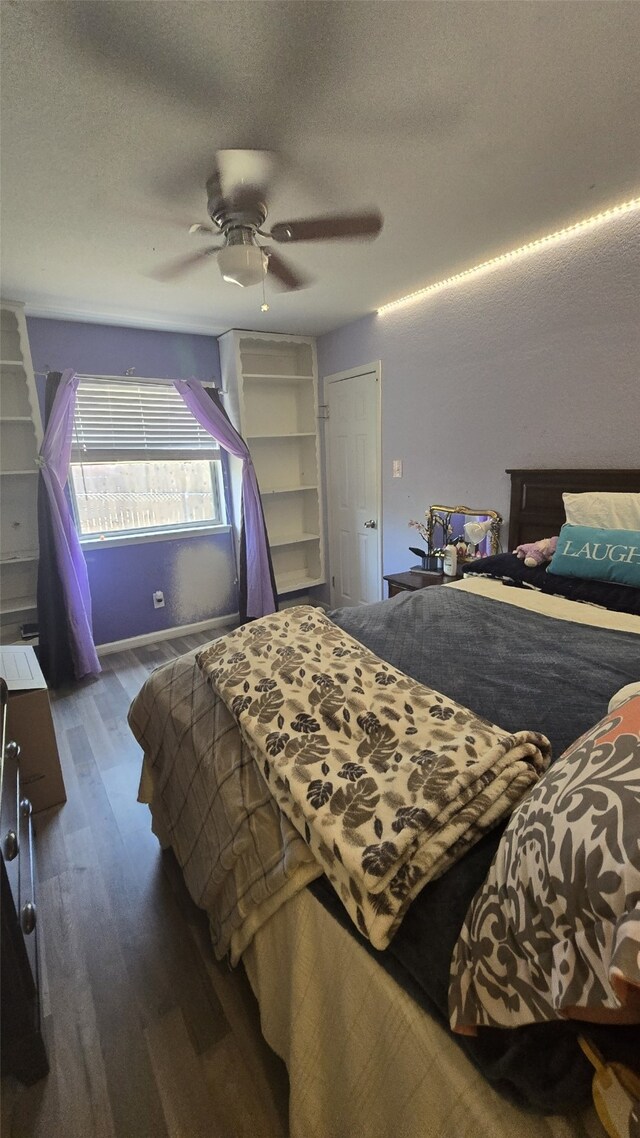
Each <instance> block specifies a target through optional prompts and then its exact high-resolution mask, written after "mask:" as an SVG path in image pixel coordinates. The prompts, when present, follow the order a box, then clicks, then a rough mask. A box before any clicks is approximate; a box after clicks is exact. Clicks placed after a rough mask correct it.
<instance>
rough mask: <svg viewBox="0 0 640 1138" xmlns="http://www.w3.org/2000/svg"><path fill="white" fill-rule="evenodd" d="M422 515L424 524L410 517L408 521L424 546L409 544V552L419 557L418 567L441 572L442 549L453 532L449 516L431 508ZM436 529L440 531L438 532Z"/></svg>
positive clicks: (427, 570) (431, 571)
mask: <svg viewBox="0 0 640 1138" xmlns="http://www.w3.org/2000/svg"><path fill="white" fill-rule="evenodd" d="M424 516H425V518H426V524H425V522H419V521H416V520H415V519H413V518H412V519H411V520H410V521H409V526H410V528H411V529H415V530H417V531H418V533H419V534H420V537H421V538H422V540H423V541H424V543H425V546H426V548H425V549H420V548H419V547H417V546H413V545H410V546H409V552H410V553H415V554H416V556H417V557H419V558H420V561H421V564H420V568H421V569H424V570H425V572H430V573H441V572H442V559H443V557H444V549H445V546H446V545H447V544H448V542H449V540H450V538H451V534H452V533H453V529H452V526H451V517H450V515H447V514H444V515H443V514H436V513H434V511H433V510H432V509H431V508H430V509H428V510H425V512H424ZM438 531H440V532H439V533H438Z"/></svg>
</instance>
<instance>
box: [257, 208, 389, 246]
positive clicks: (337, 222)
mask: <svg viewBox="0 0 640 1138" xmlns="http://www.w3.org/2000/svg"><path fill="white" fill-rule="evenodd" d="M382 224H383V217H382V214H381V213H380V212H379V210H367V212H366V213H344V214H333V215H332V216H329V217H306V218H302V219H300V220H299V221H279V222H278V223H277V225H274V226H273V228H272V230H271V233H270V236H271V237H273V240H274V241H281V242H285V241H328V240H331V239H333V238H348V237H356V238H361V239H362V238H365V237H377V235H378V233H379V232H380V230H381V229H382Z"/></svg>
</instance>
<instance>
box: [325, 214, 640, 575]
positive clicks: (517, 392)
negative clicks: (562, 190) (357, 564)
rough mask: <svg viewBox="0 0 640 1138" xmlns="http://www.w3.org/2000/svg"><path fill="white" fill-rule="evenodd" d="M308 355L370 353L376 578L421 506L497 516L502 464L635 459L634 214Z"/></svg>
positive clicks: (403, 561)
mask: <svg viewBox="0 0 640 1138" xmlns="http://www.w3.org/2000/svg"><path fill="white" fill-rule="evenodd" d="M428 281H429V266H428V265H425V282H428ZM390 299H391V298H390ZM318 355H319V367H320V375H321V376H325V375H330V374H333V373H335V372H338V371H343V370H345V369H347V368H350V367H357V366H360V365H361V364H364V363H369V362H371V361H372V360H375V359H380V360H381V361H382V409H383V410H382V460H383V514H384V517H383V549H384V571H385V573H388V572H393V571H396V570H400V569H404V568H407V567H408V566H409V564H410V563H411V560H412V555H411V554H410V553H409V552H408V548H407V547H408V545H409V543H411V544H412V545H413V544H415V534H414V531H412V530H409V528H408V525H407V523H408V520H409V518H411V517H418V516H420V515H421V514H422V513H423V512H424V510H425V509H426V507H427V506H428V505H429V503H431V502H447V503H449V502H450V503H466V504H469V505H471V506H475V507H481V508H485V507H488V508H492V509H496V510H498V511H499V512H500V513H502V514H503V516H505V518H506V516H507V513H508V505H509V479H508V476H507V475H506V474H505V473H504V471H505V468H507V467H544V466H547V467H562V466H567V467H629V466H639V467H640V429H639V428H640V213H638V212H637V211H636V212H634V213H631V214H627V215H624V216H622V217H620V218H617V219H614V220H613V221H610V222H608V223H606V224H604V225H602V226H601V227H598V228H596V229H592V230H589V231H583V232H582V233H579V234H576V235H575V236H573V237H571V238H568V239H565V240H564V241H562V242H561V243H560V244H558V245H555V246H551V247H548V248H545V249H543V250H539V251H536V252H534V253H533V254H530V255H529V256H527V257H525V258H523V259H521V260H518V261H514V262H511V263H509V264H507V265H503V266H499V267H497V268H495V269H493V270H491V271H489V272H487V273H486V274H483V275H481V276H478V277H476V278H474V279H472V280H469V281H467V282H465V283H463V284H459V285H457V286H455V287H452V288H450V289H447V290H445V291H443V292H441V293H437V294H435V295H434V296H432V297H429V298H426V299H424V300H422V301H418V302H415V303H414V304H411V305H408V306H406V307H404V308H400V309H397V310H396V311H394V312H391V313H388V314H385V315H382V316H377V315H372V316H367V317H364V318H363V319H361V320H358V321H356V322H355V323H353V324H350V325H347V326H346V327H344V328H341V329H338V330H337V331H335V332H332V333H329V334H327V335H326V336H323V337H321V338H320V340H319V341H318ZM394 458H401V459H402V460H403V463H404V477H403V478H402V479H392V477H391V463H392V459H394Z"/></svg>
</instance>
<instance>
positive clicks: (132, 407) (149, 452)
mask: <svg viewBox="0 0 640 1138" xmlns="http://www.w3.org/2000/svg"><path fill="white" fill-rule="evenodd" d="M169 452H173V453H169ZM219 453H220V452H219V448H218V444H217V443H216V441H215V439H213V438H212V437H211V435H209V434H208V433H207V431H205V430H204V429H203V428H202V427H201V426H200V424H199V423H198V422H197V420H196V419H194V417H193V415H192V414H191V411H190V410H189V408H188V407H187V405H186V403H185V402H184V400H183V399H182V397H181V395H179V393H178V392H177V391H176V389H175V387H173V385H171V384H168V383H167V384H161V383H156V384H152V383H145V384H141V383H140V384H138V383H130V382H128V381H123V382H122V383H113V382H111V381H109V382H105V381H101V380H97V379H96V380H92V379H82V380H80V383H79V384H78V389H77V392H76V408H75V414H74V423H73V443H72V454H71V457H72V461H75V462H78V461H84V462H90V461H92V460H93V461H100V460H101V459H102V461H105V460H109V459H111V461H114V460H115V459H116V457H117V456H118V454H121V455H122V456H123V457H126V458H128V459H129V460H132V459H133V458H134V457H138V458H140V459H145V458H151V457H153V456H154V455H158V454H159V455H160V456H161V457H164V458H167V459H169V458H183V457H186V458H206V457H209V458H218V457H219Z"/></svg>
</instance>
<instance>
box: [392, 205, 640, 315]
mask: <svg viewBox="0 0 640 1138" xmlns="http://www.w3.org/2000/svg"><path fill="white" fill-rule="evenodd" d="M634 209H640V197H638V198H630V200H629V201H626V202H621V204H620V205H614V206H611V208H610V209H605V210H603V211H602V213H596V214H594V215H593V217H585V218H583V220H582V221H576V222H575V224H574V225H568V226H567V227H566V229H558V230H556V232H555V233H548V234H547V235H546V237H538V238H537V239H536V240H535V241H529V242H528V244H526V245H520V246H519V248H518V249H511V250H510V252H508V253H501V254H500V256H499V257H491V259H490V260H488V261H482V262H481V263H480V264H479V265H474V266H473V267H472V268H470V269H463V271H462V272H461V273H455V274H454V275H453V276H452V277H445V278H444V280H441V281H435V283H434V284H430V285H427V286H426V287H425V288H419V289H417V291H416V292H410V293H408V294H407V295H406V296H401V297H400V298H399V299H398V300H391V301H389V303H388V304H383V305H382V306H381V307H380V308H379V309H378V316H381V315H382V314H383V313H385V312H392V311H393V309H394V308H400V307H401V306H402V305H404V304H411V303H413V301H416V300H422V298H423V297H427V296H430V295H431V294H432V293H434V292H440V291H441V289H443V288H449V287H450V286H451V285H456V284H458V283H459V282H460V281H464V280H468V278H469V277H473V276H476V275H478V274H480V273H484V272H486V271H487V269H492V268H494V267H495V266H496V265H504V264H506V263H507V262H508V261H514V260H515V259H516V258H517V257H523V256H524V255H525V254H527V253H533V252H535V250H536V249H542V248H543V247H544V246H547V245H550V244H552V243H553V242H557V241H562V240H563V239H564V238H565V237H572V236H573V234H574V233H581V232H582V231H583V230H585V229H593V228H594V227H595V226H596V225H602V224H603V223H604V222H606V221H611V220H612V219H613V218H614V217H620V216H621V215H622V214H625V213H631V211H632V210H634Z"/></svg>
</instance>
